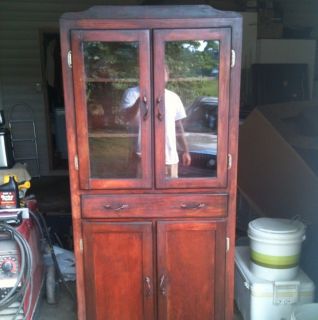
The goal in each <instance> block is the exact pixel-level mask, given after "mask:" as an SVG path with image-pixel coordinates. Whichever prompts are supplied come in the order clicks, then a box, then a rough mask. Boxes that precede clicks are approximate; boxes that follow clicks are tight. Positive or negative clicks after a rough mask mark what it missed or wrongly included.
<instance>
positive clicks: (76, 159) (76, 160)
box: [74, 154, 78, 171]
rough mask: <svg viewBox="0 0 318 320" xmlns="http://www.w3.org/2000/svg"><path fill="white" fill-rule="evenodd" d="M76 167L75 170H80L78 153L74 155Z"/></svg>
mask: <svg viewBox="0 0 318 320" xmlns="http://www.w3.org/2000/svg"><path fill="white" fill-rule="evenodd" d="M74 167H75V170H77V171H78V156H77V154H76V155H75V156H74Z"/></svg>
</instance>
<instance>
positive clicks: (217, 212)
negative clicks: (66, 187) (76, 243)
mask: <svg viewBox="0 0 318 320" xmlns="http://www.w3.org/2000/svg"><path fill="white" fill-rule="evenodd" d="M227 202H228V198H227V196H226V195H213V194H212V195H211V194H201V195H165V196H164V197H163V196H162V195H156V196H155V195H149V196H145V195H141V196H138V197H136V196H135V195H117V196H115V197H114V196H106V195H104V196H83V197H82V208H83V217H84V218H119V217H121V218H139V217H141V218H156V217H168V218H169V217H170V218H174V217H192V218H202V217H210V218H211V217H212V218H219V217H225V216H226V215H227Z"/></svg>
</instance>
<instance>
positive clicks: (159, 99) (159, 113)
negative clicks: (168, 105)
mask: <svg viewBox="0 0 318 320" xmlns="http://www.w3.org/2000/svg"><path fill="white" fill-rule="evenodd" d="M161 101H162V97H161V96H159V97H158V98H157V101H156V102H157V109H158V112H157V118H158V120H159V121H162V119H163V112H162V109H161V106H160V104H161Z"/></svg>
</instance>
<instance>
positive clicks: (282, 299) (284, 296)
mask: <svg viewBox="0 0 318 320" xmlns="http://www.w3.org/2000/svg"><path fill="white" fill-rule="evenodd" d="M314 291H315V286H314V284H313V282H312V281H311V280H310V279H309V278H308V276H307V275H306V274H305V273H304V272H303V271H302V270H301V269H299V272H298V275H297V277H296V278H295V279H294V280H293V281H268V280H265V279H260V278H258V277H256V276H255V275H254V274H253V273H252V272H251V270H250V269H249V247H237V248H236V252H235V301H236V304H237V307H238V309H239V311H240V312H241V314H242V316H243V318H244V320H290V317H291V314H292V312H293V310H294V308H295V307H297V306H300V305H303V304H305V303H312V302H313V300H314ZM317 319H318V318H317ZM317 319H316V320H317ZM297 320H298V319H297Z"/></svg>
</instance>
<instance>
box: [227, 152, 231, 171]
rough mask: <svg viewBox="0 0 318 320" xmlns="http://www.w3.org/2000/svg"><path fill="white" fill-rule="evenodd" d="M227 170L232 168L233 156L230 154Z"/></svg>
mask: <svg viewBox="0 0 318 320" xmlns="http://www.w3.org/2000/svg"><path fill="white" fill-rule="evenodd" d="M227 168H228V170H230V169H231V168H232V155H231V154H230V153H229V154H228V155H227Z"/></svg>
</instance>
